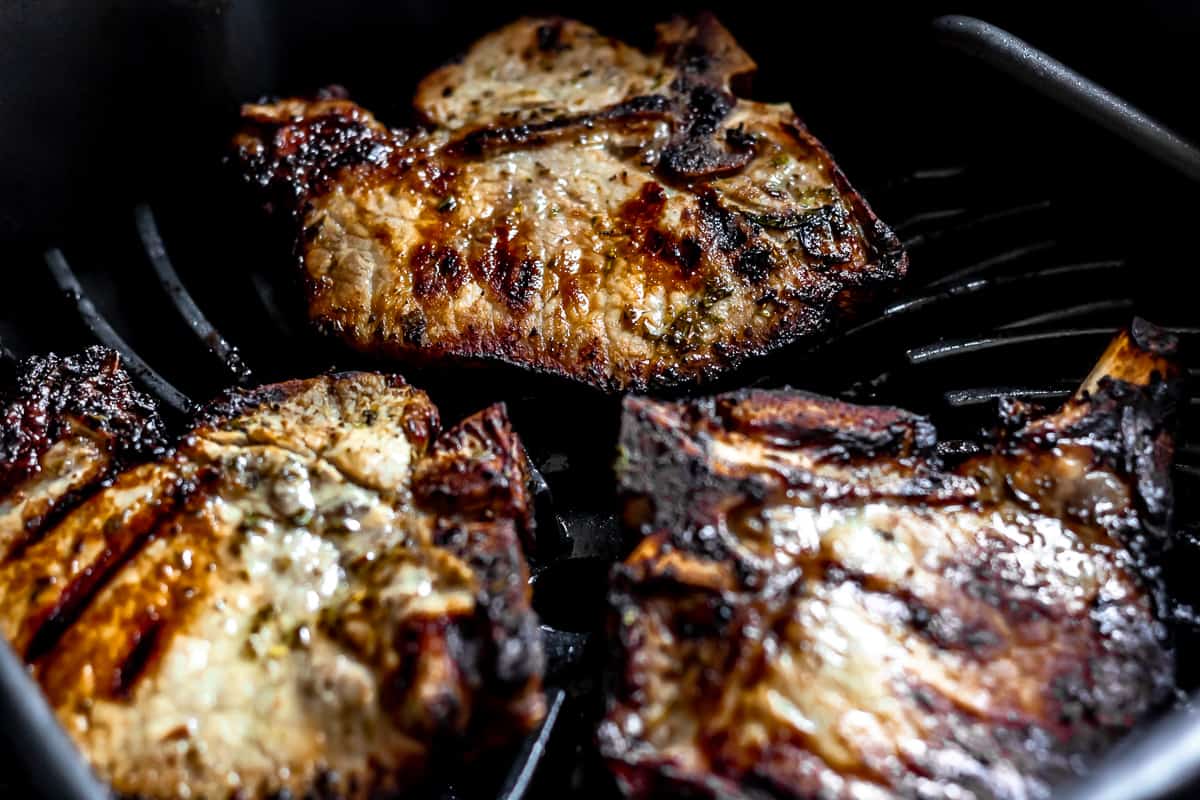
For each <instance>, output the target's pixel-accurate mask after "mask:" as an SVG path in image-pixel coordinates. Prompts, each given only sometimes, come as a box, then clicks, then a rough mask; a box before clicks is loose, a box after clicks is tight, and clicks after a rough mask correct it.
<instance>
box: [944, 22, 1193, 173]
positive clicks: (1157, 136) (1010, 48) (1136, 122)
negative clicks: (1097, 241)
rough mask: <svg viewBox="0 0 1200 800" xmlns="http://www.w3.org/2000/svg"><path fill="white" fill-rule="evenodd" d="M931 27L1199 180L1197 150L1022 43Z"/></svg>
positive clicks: (968, 25) (986, 28)
mask: <svg viewBox="0 0 1200 800" xmlns="http://www.w3.org/2000/svg"><path fill="white" fill-rule="evenodd" d="M933 28H934V31H935V32H936V34H937V37H938V39H939V40H940V41H941V42H943V43H944V44H946V45H949V46H950V47H953V48H954V49H956V50H959V51H960V52H963V53H966V54H968V55H970V56H973V57H975V58H978V59H979V60H980V61H983V62H984V63H986V64H988V65H989V66H991V67H994V68H996V69H998V70H1000V71H1001V72H1003V73H1005V74H1006V75H1009V76H1010V77H1013V78H1016V79H1017V80H1018V81H1020V82H1021V83H1023V84H1025V85H1026V86H1028V87H1030V88H1032V89H1035V90H1037V91H1039V92H1041V93H1042V94H1044V95H1046V96H1047V97H1049V98H1051V99H1053V100H1056V101H1058V102H1059V103H1062V104H1063V105H1065V106H1067V107H1068V108H1071V109H1073V110H1074V111H1076V112H1078V113H1079V114H1081V115H1083V116H1084V117H1087V118H1088V119H1090V120H1091V121H1092V122H1095V123H1097V124H1098V125H1101V126H1103V127H1104V128H1106V129H1107V130H1109V131H1110V132H1112V133H1115V134H1116V135H1117V136H1120V137H1121V138H1122V139H1124V140H1125V141H1127V142H1129V143H1130V144H1132V145H1134V146H1135V147H1137V148H1138V149H1139V150H1142V151H1143V152H1145V153H1147V154H1149V155H1151V156H1153V157H1154V158H1156V159H1158V160H1159V161H1161V162H1162V163H1164V164H1166V165H1167V166H1169V167H1171V168H1172V169H1175V170H1177V171H1179V172H1181V173H1183V174H1184V175H1186V176H1188V177H1189V178H1191V179H1192V180H1194V181H1200V149H1197V147H1196V146H1195V145H1193V144H1192V143H1191V142H1189V141H1187V140H1186V139H1184V138H1183V137H1182V136H1180V135H1179V134H1177V133H1175V132H1174V131H1172V130H1171V129H1169V128H1167V127H1165V126H1164V125H1162V124H1161V123H1159V122H1157V121H1155V120H1154V119H1152V118H1150V117H1149V116H1147V115H1146V114H1144V113H1142V112H1141V111H1139V110H1138V109H1136V108H1134V107H1133V106H1131V105H1130V104H1129V103H1127V102H1125V101H1124V100H1122V99H1121V98H1120V97H1117V96H1116V95H1115V94H1113V93H1112V92H1110V91H1108V90H1107V89H1105V88H1104V87H1103V86H1100V85H1099V84H1098V83H1096V82H1094V81H1091V80H1088V79H1087V78H1085V77H1083V76H1082V75H1080V74H1079V73H1078V72H1076V71H1075V70H1073V69H1071V68H1070V67H1068V66H1066V65H1065V64H1063V63H1062V62H1061V61H1058V60H1056V59H1053V58H1051V57H1050V56H1048V55H1047V54H1046V53H1044V52H1042V51H1041V50H1039V49H1037V48H1036V47H1034V46H1033V45H1031V44H1029V43H1028V42H1026V41H1025V40H1024V39H1020V38H1018V37H1016V36H1013V35H1012V34H1011V33H1009V32H1008V31H1006V30H1004V29H1003V28H998V27H996V26H995V25H992V24H991V23H988V22H984V21H983V20H981V19H976V18H975V17H964V16H959V15H950V16H945V17H938V18H937V19H935V20H934V21H933Z"/></svg>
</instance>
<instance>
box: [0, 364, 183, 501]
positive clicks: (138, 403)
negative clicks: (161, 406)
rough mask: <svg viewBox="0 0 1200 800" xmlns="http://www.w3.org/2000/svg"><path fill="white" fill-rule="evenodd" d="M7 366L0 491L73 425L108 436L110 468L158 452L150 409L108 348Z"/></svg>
mask: <svg viewBox="0 0 1200 800" xmlns="http://www.w3.org/2000/svg"><path fill="white" fill-rule="evenodd" d="M13 371H14V373H15V374H14V377H13V382H12V386H11V387H10V389H9V391H7V392H6V393H5V394H4V395H3V396H2V397H0V494H5V493H8V492H10V491H11V490H12V488H13V487H14V486H15V485H16V484H18V483H20V482H21V481H23V480H25V479H26V478H28V477H29V476H30V475H33V474H34V473H36V472H37V471H38V470H39V469H40V465H39V462H40V459H41V457H42V455H43V454H44V453H45V452H46V450H48V449H49V448H50V447H51V446H52V445H53V444H54V443H55V442H56V441H58V440H59V439H61V438H62V437H64V436H65V435H66V434H67V433H68V432H69V431H70V429H71V428H72V427H73V426H75V425H77V424H79V423H82V424H83V425H85V426H86V427H89V428H92V429H93V430H98V431H104V432H107V433H111V434H113V446H114V447H115V453H114V455H115V456H116V461H117V462H118V463H117V464H115V465H114V468H120V467H121V466H123V465H125V464H129V463H132V462H134V461H137V460H141V459H144V458H149V457H151V456H154V455H157V454H159V453H161V452H162V451H163V449H164V447H165V441H166V439H165V432H164V428H163V424H162V420H161V419H160V418H159V416H158V409H157V407H156V405H155V403H154V401H153V400H152V399H150V398H149V397H148V396H146V395H144V394H142V393H141V392H139V391H137V390H136V389H135V388H134V386H133V383H132V381H131V380H130V377H129V375H128V374H127V373H126V372H125V370H124V369H122V368H121V363H120V357H119V356H118V355H117V354H116V353H114V352H113V351H111V350H108V349H107V348H104V347H89V348H88V349H87V350H84V351H83V352H82V353H79V354H78V355H73V356H57V355H53V354H51V355H47V356H34V357H31V358H27V359H25V360H23V361H20V362H18V363H17V364H16V365H15V366H14V367H13Z"/></svg>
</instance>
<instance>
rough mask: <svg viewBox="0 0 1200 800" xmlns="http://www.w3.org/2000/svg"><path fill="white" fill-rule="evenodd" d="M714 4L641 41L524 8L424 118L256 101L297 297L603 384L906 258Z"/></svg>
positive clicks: (809, 302)
mask: <svg viewBox="0 0 1200 800" xmlns="http://www.w3.org/2000/svg"><path fill="white" fill-rule="evenodd" d="M754 68H755V65H754V62H753V61H752V60H751V59H750V57H749V56H748V55H747V54H746V53H744V52H743V51H742V50H741V49H740V48H739V47H738V45H737V43H736V42H735V41H734V40H733V38H732V37H731V36H730V34H729V32H728V31H726V30H725V28H723V27H722V26H721V25H720V24H719V23H718V22H717V21H716V20H715V19H713V18H712V17H710V16H701V17H699V18H697V19H695V20H690V21H689V20H683V19H675V20H673V21H671V22H668V23H666V24H663V25H661V26H659V29H658V45H657V48H656V49H655V50H654V52H652V53H650V54H646V53H644V52H642V51H640V50H637V49H635V48H633V47H630V46H628V45H625V44H622V43H621V42H618V41H615V40H613V39H610V38H607V37H604V36H601V35H600V34H598V33H597V32H596V31H595V30H593V29H591V28H589V27H587V26H585V25H582V24H580V23H578V22H573V21H569V20H562V19H523V20H520V21H518V22H515V23H513V24H511V25H508V26H507V27H505V28H502V29H500V30H499V31H496V32H494V33H492V34H490V35H488V36H485V37H484V38H483V39H481V40H479V41H478V42H477V43H476V44H475V45H474V46H473V47H472V48H471V49H470V51H469V52H468V53H467V54H466V56H465V57H464V58H463V59H462V61H460V62H459V63H455V64H452V65H449V66H446V67H443V68H442V69H439V70H437V71H436V72H434V73H432V74H431V75H429V76H428V77H427V78H425V80H424V81H422V82H421V84H420V85H419V87H418V89H417V93H416V98H415V105H416V111H417V112H418V114H419V116H420V117H421V118H422V119H423V121H424V122H425V123H426V124H427V126H428V127H424V128H420V129H413V130H396V129H388V128H386V127H384V126H383V125H382V124H380V123H379V122H378V121H377V120H376V119H375V118H374V117H373V116H372V115H371V114H370V113H368V112H367V111H366V110H364V109H363V108H361V107H359V106H357V105H355V104H354V103H352V102H350V101H349V100H346V99H344V98H343V97H341V96H340V95H339V94H338V93H336V92H335V93H326V94H324V95H322V96H320V97H318V98H317V99H314V100H303V99H289V100H282V101H279V102H272V103H264V104H258V105H248V106H246V107H244V109H243V111H242V117H243V122H244V127H243V130H242V132H241V133H240V134H239V135H238V137H237V138H236V141H235V146H236V154H237V156H236V157H237V161H238V163H239V164H240V167H241V170H242V172H243V174H244V175H245V176H246V179H247V180H248V181H249V182H250V183H251V184H253V185H255V186H257V187H259V188H261V189H263V190H264V191H265V194H266V196H267V197H268V198H269V205H270V206H272V207H274V208H275V209H276V210H281V211H283V212H285V213H290V214H292V215H294V219H295V224H296V225H297V228H298V231H299V235H298V239H297V247H298V250H299V253H300V256H301V261H302V272H303V278H304V286H305V287H306V292H307V298H308V313H309V316H310V317H311V319H312V320H313V321H314V322H315V323H316V324H317V325H318V326H320V327H322V328H324V329H327V330H329V331H331V332H333V333H335V334H337V335H338V336H340V337H342V338H343V339H345V340H346V341H347V342H349V343H350V344H351V345H353V346H354V347H356V348H358V349H361V350H366V351H371V352H379V353H384V354H388V355H392V356H397V357H405V358H410V359H412V358H416V359H429V358H434V357H446V356H449V357H455V358H461V359H468V360H480V359H491V360H499V361H505V362H509V363H512V364H518V365H521V366H525V367H529V368H532V369H536V370H539V371H542V372H546V373H552V374H557V375H563V376H567V377H570V378H574V379H576V380H580V381H585V382H587V383H590V384H593V385H595V386H598V387H601V388H604V389H609V390H619V389H646V388H653V387H662V386H669V385H675V384H684V383H694V382H696V381H700V380H704V379H711V378H713V377H715V376H717V375H719V374H721V373H722V372H724V371H726V370H728V369H731V368H733V367H736V366H737V365H738V364H740V363H742V362H743V361H744V360H745V359H747V358H749V357H751V356H754V355H758V354H762V353H765V352H767V351H769V350H771V349H773V348H776V347H779V346H781V345H784V344H786V343H789V342H792V341H794V340H796V339H799V338H801V337H805V336H811V335H814V334H817V333H819V332H821V331H824V330H826V329H827V328H828V327H829V326H830V325H831V324H833V323H836V322H838V321H841V320H843V319H845V318H847V317H850V316H853V315H854V314H855V313H856V312H858V311H860V310H861V308H862V307H863V306H864V305H866V304H869V303H870V300H871V298H872V297H873V296H875V295H877V294H878V293H880V291H881V290H886V289H888V288H890V287H891V286H892V285H893V284H894V283H895V282H896V281H897V280H898V279H899V278H901V277H902V275H903V274H904V271H905V268H906V263H907V262H906V259H905V256H904V254H903V252H902V251H901V249H900V244H899V242H898V240H897V239H896V237H895V236H894V235H893V234H892V232H891V231H890V230H889V229H888V228H887V227H886V226H885V225H884V224H883V223H881V222H880V221H879V219H878V218H876V216H875V214H874V213H873V212H872V211H871V209H870V208H869V207H868V206H867V204H866V202H865V201H864V200H863V198H862V197H861V196H860V195H859V194H858V193H857V192H855V191H854V190H853V189H852V188H851V186H850V184H849V183H848V182H847V180H846V178H845V176H844V175H843V174H842V173H841V171H840V170H839V169H838V168H837V166H836V165H835V164H834V163H833V161H832V160H831V159H830V156H829V154H828V152H826V150H825V149H824V147H822V146H821V144H820V142H818V141H817V140H816V139H815V138H814V137H813V136H812V135H811V134H810V133H809V132H808V130H807V129H806V128H805V127H804V125H803V124H802V123H801V122H800V120H799V119H797V118H796V116H795V113H794V112H793V111H792V109H791V107H790V106H788V105H785V104H781V105H769V104H764V103H758V102H753V101H750V100H747V99H744V98H741V97H738V96H736V95H735V94H734V87H735V85H740V84H742V83H744V82H745V80H746V79H747V78H748V77H749V76H750V74H751V73H752V72H753V71H754Z"/></svg>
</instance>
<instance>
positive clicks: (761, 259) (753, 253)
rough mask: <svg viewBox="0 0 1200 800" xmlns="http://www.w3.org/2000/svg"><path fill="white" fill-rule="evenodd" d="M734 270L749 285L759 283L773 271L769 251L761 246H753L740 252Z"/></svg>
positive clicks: (773, 267)
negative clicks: (749, 283) (748, 282)
mask: <svg viewBox="0 0 1200 800" xmlns="http://www.w3.org/2000/svg"><path fill="white" fill-rule="evenodd" d="M734 269H736V270H737V272H738V274H739V275H741V276H742V277H744V278H746V279H748V280H749V281H750V282H751V283H761V282H762V281H763V280H764V279H765V278H766V277H767V276H768V275H770V274H771V272H773V271H774V269H775V265H774V264H773V263H772V261H771V251H769V250H768V249H767V248H765V247H762V246H761V245H755V246H754V247H751V248H748V249H746V250H743V251H742V254H741V255H740V256H738V259H737V262H736V263H735V264H734Z"/></svg>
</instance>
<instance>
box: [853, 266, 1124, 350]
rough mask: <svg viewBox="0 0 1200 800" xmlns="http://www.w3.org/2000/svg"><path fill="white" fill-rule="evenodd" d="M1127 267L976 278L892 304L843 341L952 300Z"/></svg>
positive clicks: (1057, 268)
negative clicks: (1027, 283)
mask: <svg viewBox="0 0 1200 800" xmlns="http://www.w3.org/2000/svg"><path fill="white" fill-rule="evenodd" d="M1124 266H1125V262H1124V261H1123V260H1121V259H1111V260H1107V261H1080V262H1077V263H1074V264H1061V265H1059V266H1055V267H1048V268H1046V269H1039V270H1034V271H1032V272H1022V273H1019V274H1016V275H995V276H991V277H986V278H973V279H970V280H966V281H963V282H961V283H956V284H954V285H952V286H947V287H945V288H944V289H942V290H941V291H939V292H937V293H935V294H926V295H919V296H917V297H910V298H907V299H905V300H900V301H898V302H895V303H892V304H891V305H890V306H888V307H887V308H885V309H883V311H881V312H880V314H879V316H877V317H874V318H873V319H869V320H867V321H866V322H864V323H862V324H861V325H856V326H855V327H853V328H850V329H848V330H847V331H846V332H845V333H843V334H841V338H846V337H849V336H854V335H857V334H859V333H862V332H864V331H868V330H871V329H873V328H875V327H878V326H879V325H881V324H883V323H884V322H887V321H889V320H892V319H895V318H897V317H901V316H904V315H907V314H911V313H913V312H914V311H918V310H921V309H925V308H928V307H930V306H933V305H938V304H941V303H944V302H946V301H949V300H954V299H957V298H961V297H968V296H970V295H974V294H979V293H982V292H985V291H988V290H991V289H1003V288H1006V287H1008V286H1012V285H1015V284H1018V283H1022V282H1025V281H1040V280H1052V279H1055V278H1061V277H1063V276H1065V275H1075V274H1086V273H1095V272H1104V271H1108V270H1117V269H1120V268H1122V267H1124Z"/></svg>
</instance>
